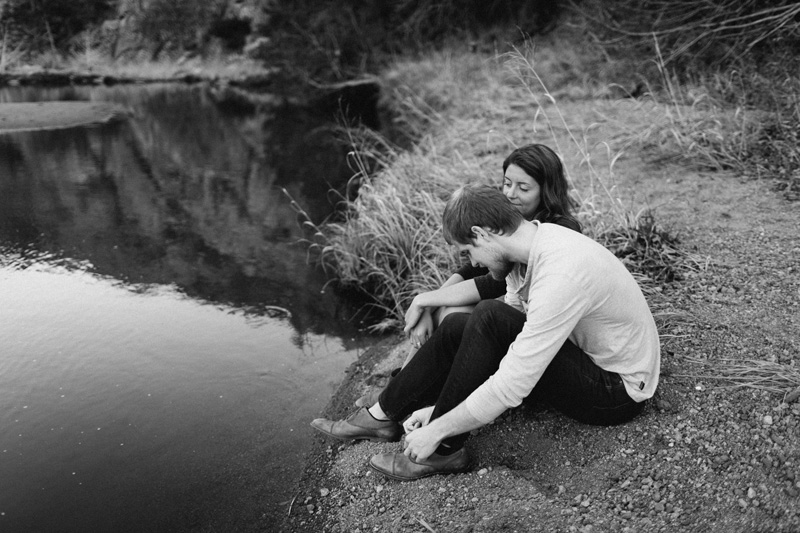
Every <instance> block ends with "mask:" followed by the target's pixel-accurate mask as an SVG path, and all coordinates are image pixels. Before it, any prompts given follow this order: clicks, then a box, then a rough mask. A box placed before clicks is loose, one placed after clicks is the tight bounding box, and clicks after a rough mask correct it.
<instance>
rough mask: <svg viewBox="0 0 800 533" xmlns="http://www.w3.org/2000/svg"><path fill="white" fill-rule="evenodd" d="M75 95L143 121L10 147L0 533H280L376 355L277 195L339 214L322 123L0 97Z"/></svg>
mask: <svg viewBox="0 0 800 533" xmlns="http://www.w3.org/2000/svg"><path fill="white" fill-rule="evenodd" d="M65 99H66V100H110V101H115V102H118V103H120V104H123V105H124V106H126V107H127V108H128V109H130V110H131V113H132V114H131V118H129V119H128V120H126V121H124V122H122V123H119V124H112V125H106V126H102V127H94V128H73V129H69V130H61V131H49V132H48V131H40V132H27V133H18V134H14V135H0V346H1V347H2V348H0V350H1V351H0V531H4V532H5V531H10V532H15V531H26V532H28V531H48V532H50V531H64V532H72V531H93V532H94V531H115V532H121V531H136V532H139V531H272V530H274V528H275V527H276V526H275V524H276V523H277V521H278V520H279V518H278V517H279V516H280V515H282V514H283V513H285V512H286V511H287V509H288V507H287V505H286V503H287V502H288V501H290V500H291V498H292V497H293V494H291V486H292V482H293V481H294V480H295V479H296V478H297V476H298V475H299V474H300V470H301V467H302V459H303V454H304V453H305V451H306V450H307V449H308V447H309V443H310V441H311V439H312V435H311V432H310V428H309V427H308V421H309V420H310V419H311V418H313V417H314V416H315V415H317V414H318V413H319V412H320V410H321V409H322V407H323V406H324V405H325V403H326V402H327V400H328V398H329V396H330V394H331V393H332V391H333V390H334V388H335V386H336V385H337V383H338V381H339V380H340V379H341V376H342V370H343V369H344V368H345V367H346V366H347V365H348V364H349V363H350V362H352V361H353V360H355V358H356V357H357V355H358V353H359V351H360V350H363V349H364V347H365V346H366V345H367V344H369V343H370V339H364V338H362V337H360V336H359V335H358V333H357V329H356V324H355V323H354V322H353V321H352V320H348V319H349V318H350V317H351V316H352V311H353V309H352V307H351V306H350V305H348V304H347V302H344V301H341V300H339V299H337V298H336V297H335V296H334V295H332V294H331V291H326V290H324V288H325V285H324V284H325V281H326V280H325V276H324V275H323V274H322V273H321V272H319V271H318V270H316V269H314V268H312V267H310V266H309V265H308V262H307V254H306V248H305V246H300V245H298V244H297V241H298V239H300V238H303V237H307V236H308V235H307V234H304V232H303V230H302V229H301V226H300V224H298V215H297V213H296V211H295V209H293V207H292V206H291V205H290V201H289V200H288V198H287V196H286V195H285V194H284V193H283V192H281V189H283V188H285V189H286V190H287V191H288V193H289V195H291V197H292V198H293V199H294V200H296V202H297V204H298V205H299V206H301V207H302V208H303V209H304V210H305V213H306V215H307V216H309V217H310V218H311V219H312V220H313V221H314V222H315V223H319V222H321V221H322V220H323V218H324V217H325V216H326V215H328V214H329V213H330V212H331V209H332V208H331V205H332V203H331V200H330V197H329V191H330V189H331V188H332V187H334V188H335V187H337V186H340V185H341V184H342V183H343V182H344V181H346V179H347V177H349V174H350V172H349V170H348V169H347V167H346V164H345V162H344V160H343V158H342V152H341V149H340V148H337V147H336V146H334V145H332V144H331V143H330V141H329V140H328V139H329V136H328V132H326V130H325V127H324V124H325V120H326V119H327V117H317V116H315V115H312V114H310V113H306V112H304V111H302V110H296V109H295V110H292V109H289V108H281V109H256V108H251V107H248V106H247V105H245V106H244V107H243V106H242V105H237V106H233V105H230V102H229V101H225V102H222V101H221V100H220V99H219V97H218V95H215V94H214V93H213V92H212V91H211V90H210V89H208V88H204V87H194V88H187V87H176V86H142V87H118V88H99V87H98V88H83V89H66V90H65V89H26V88H16V89H13V90H12V89H6V90H5V91H3V92H0V102H3V101H5V102H8V101H34V100H65ZM300 220H302V218H301V219H300Z"/></svg>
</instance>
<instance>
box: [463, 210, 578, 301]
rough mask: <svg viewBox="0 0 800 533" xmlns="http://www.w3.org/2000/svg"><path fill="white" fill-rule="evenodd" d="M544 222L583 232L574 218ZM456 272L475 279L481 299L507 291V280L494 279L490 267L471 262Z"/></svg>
mask: <svg viewBox="0 0 800 533" xmlns="http://www.w3.org/2000/svg"><path fill="white" fill-rule="evenodd" d="M543 222H549V223H551V224H558V225H559V226H564V227H565V228H569V229H571V230H574V231H577V232H578V233H581V232H582V231H581V225H580V224H578V222H577V221H576V220H575V219H574V218H570V217H565V216H557V217H555V218H552V219H550V220H544V221H543ZM456 274H458V275H459V276H461V277H462V278H464V281H466V280H468V279H472V280H475V287H476V288H477V289H478V294H479V295H480V297H481V300H488V299H490V298H499V297H500V296H503V295H505V293H506V280H504V279H501V280H497V279H494V278H493V277H492V275H491V274H490V273H489V269H488V268H485V267H474V266H472V264H471V263H467V264H466V265H464V266H462V267H461V268H459V269H458V270H456Z"/></svg>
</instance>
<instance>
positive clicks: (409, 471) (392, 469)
mask: <svg viewBox="0 0 800 533" xmlns="http://www.w3.org/2000/svg"><path fill="white" fill-rule="evenodd" d="M369 466H370V468H372V469H373V470H375V471H376V472H380V473H381V474H383V475H384V476H386V477H390V478H392V479H396V480H398V481H413V480H415V479H421V478H424V477H428V476H434V475H436V474H460V473H462V472H467V471H469V469H470V458H469V454H468V453H467V450H466V449H464V448H461V449H460V450H458V451H457V452H455V453H452V454H450V455H439V454H438V453H434V454H433V455H431V456H430V457H428V458H427V459H425V460H424V461H414V460H412V459H410V458H409V457H408V456H406V455H404V454H402V453H381V454H379V455H374V456H372V459H370V460H369Z"/></svg>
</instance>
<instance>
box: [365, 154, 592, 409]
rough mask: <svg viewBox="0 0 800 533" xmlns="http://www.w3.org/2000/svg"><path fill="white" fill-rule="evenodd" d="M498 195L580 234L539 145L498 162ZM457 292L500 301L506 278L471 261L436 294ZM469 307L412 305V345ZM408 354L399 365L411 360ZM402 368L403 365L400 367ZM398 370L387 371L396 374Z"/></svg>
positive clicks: (556, 165)
mask: <svg viewBox="0 0 800 533" xmlns="http://www.w3.org/2000/svg"><path fill="white" fill-rule="evenodd" d="M502 191H503V194H505V196H506V198H508V200H509V201H510V202H511V203H512V204H513V205H514V206H515V207H516V208H517V209H518V210H519V212H520V213H522V216H523V217H525V219H527V220H539V221H541V222H550V223H553V224H559V225H561V226H564V227H567V228H570V229H572V230H575V231H577V232H578V233H580V232H581V225H580V224H579V223H578V221H577V220H576V219H575V218H574V217H573V215H572V201H571V199H570V197H569V185H568V183H567V179H566V176H565V175H564V166H563V165H562V164H561V160H560V159H559V157H558V155H556V153H555V152H554V151H553V150H551V149H550V148H548V147H547V146H545V145H543V144H528V145H525V146H522V147H520V148H517V149H516V150H514V151H513V152H511V154H510V155H509V156H508V157H507V158H506V159H505V161H503V184H502ZM443 290H448V291H458V292H462V291H463V292H467V293H471V294H477V295H478V296H479V297H480V299H481V300H488V299H491V298H499V297H500V296H503V295H505V293H506V282H505V280H496V279H494V278H493V277H492V275H491V274H489V270H488V269H487V268H483V267H473V266H472V265H471V264H470V263H467V264H465V265H464V266H463V267H461V268H460V269H458V270H457V271H456V272H455V273H454V274H453V275H452V276H450V278H449V279H448V280H447V281H446V282H445V283H444V284H443V285H442V286H441V287H440V288H439V289H437V291H443ZM473 307H474V306H466V307H463V306H462V307H440V308H438V309H436V310H435V311H433V312H431V310H430V308H424V309H423V310H421V311H420V310H419V309H418V308H416V307H415V304H414V302H413V301H412V303H411V305H410V306H409V309H408V311H407V312H406V326H405V328H404V329H403V331H405V332H406V333H407V334H409V336H410V338H411V341H412V344H413V346H414V347H416V348H419V347H420V346H421V345H422V344H423V343H425V341H427V340H428V338H429V337H430V336H431V334H432V333H433V331H434V329H435V328H436V326H437V325H438V324H439V323H440V322H441V321H442V319H444V317H445V316H447V315H448V314H450V313H453V312H471V311H472V309H473ZM414 353H415V352H413V351H412V352H410V353H409V354H408V357H407V358H406V360H405V361H404V362H403V366H405V365H406V364H408V361H410V360H411V358H412V357H413V356H414ZM401 368H402V367H401ZM399 371H400V368H397V369H395V370H394V371H393V372H392V376H394V375H396V374H397V372H399ZM379 394H380V390H376V391H374V392H372V393H370V394H367V395H364V396H362V397H360V398H359V399H358V400H356V405H357V406H359V407H370V406H372V405H373V404H374V403H375V401H377V396H378V395H379Z"/></svg>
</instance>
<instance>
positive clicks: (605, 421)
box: [526, 341, 644, 426]
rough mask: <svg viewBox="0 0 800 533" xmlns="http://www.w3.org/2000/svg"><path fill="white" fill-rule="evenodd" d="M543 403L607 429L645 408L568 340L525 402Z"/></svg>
mask: <svg viewBox="0 0 800 533" xmlns="http://www.w3.org/2000/svg"><path fill="white" fill-rule="evenodd" d="M539 400H544V401H546V402H548V403H549V404H550V405H552V406H553V407H555V408H556V409H558V410H559V411H561V412H562V413H564V414H565V415H567V416H569V417H571V418H574V419H575V420H578V421H580V422H583V423H586V424H594V425H603V426H610V425H615V424H621V423H624V422H627V421H629V420H630V419H632V418H633V417H634V416H636V415H637V414H639V413H640V412H641V411H642V408H643V407H644V404H643V403H637V402H635V401H633V400H632V399H631V398H630V396H628V393H627V391H626V390H625V385H624V384H623V382H622V378H621V377H620V376H619V374H617V373H615V372H609V371H607V370H603V369H602V368H600V367H599V366H597V365H596V364H595V363H594V361H592V359H591V358H590V357H589V356H588V355H586V354H585V353H584V352H583V350H581V349H580V348H578V347H577V346H575V345H574V344H573V343H572V342H570V341H567V342H566V343H564V346H562V347H561V349H560V350H559V351H558V354H556V356H555V358H553V360H552V361H551V362H550V364H549V365H548V366H547V370H545V372H544V374H543V375H542V377H541V379H540V380H539V383H537V384H536V387H534V389H533V392H531V394H530V396H529V397H528V398H527V399H526V402H528V401H539Z"/></svg>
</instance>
